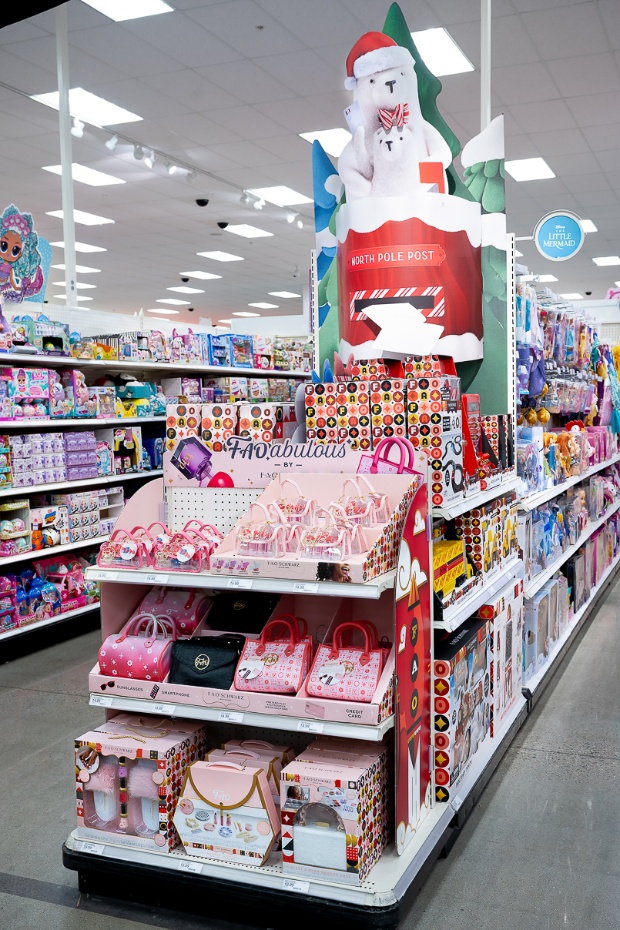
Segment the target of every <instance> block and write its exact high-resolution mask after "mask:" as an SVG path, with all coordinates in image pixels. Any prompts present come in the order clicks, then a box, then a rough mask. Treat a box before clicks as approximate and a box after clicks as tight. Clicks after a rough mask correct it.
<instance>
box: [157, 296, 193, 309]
mask: <svg viewBox="0 0 620 930" xmlns="http://www.w3.org/2000/svg"><path fill="white" fill-rule="evenodd" d="M155 303H158V304H173V305H174V306H179V307H183V306H185V307H189V305H190V301H189V300H177V299H176V297H169V298H167V299H164V298H163V297H159V298H158V299H157V300H156V301H155Z"/></svg>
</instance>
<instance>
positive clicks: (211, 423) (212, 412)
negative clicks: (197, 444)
mask: <svg viewBox="0 0 620 930" xmlns="http://www.w3.org/2000/svg"><path fill="white" fill-rule="evenodd" d="M236 428H237V407H236V405H235V404H203V405H202V441H203V442H204V444H205V446H207V448H208V449H212V450H213V452H222V451H223V450H224V448H225V447H226V440H227V439H228V438H229V437H230V436H234V435H235V431H236Z"/></svg>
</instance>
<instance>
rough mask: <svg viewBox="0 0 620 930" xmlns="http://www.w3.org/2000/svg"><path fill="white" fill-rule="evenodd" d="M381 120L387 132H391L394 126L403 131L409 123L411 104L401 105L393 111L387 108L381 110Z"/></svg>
mask: <svg viewBox="0 0 620 930" xmlns="http://www.w3.org/2000/svg"><path fill="white" fill-rule="evenodd" d="M379 119H380V120H381V125H382V126H383V128H384V129H385V131H386V132H389V131H390V129H391V128H392V126H396V128H397V129H402V128H403V126H404V125H405V124H406V123H408V122H409V104H408V103H399V104H398V105H397V106H395V107H394V109H393V110H389V109H387V107H380V108H379Z"/></svg>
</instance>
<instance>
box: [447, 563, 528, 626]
mask: <svg viewBox="0 0 620 930" xmlns="http://www.w3.org/2000/svg"><path fill="white" fill-rule="evenodd" d="M522 574H523V562H522V561H521V559H519V558H516V557H515V558H512V559H510V560H509V561H508V562H507V563H506V565H504V566H503V568H501V569H499V570H498V571H497V572H494V574H493V575H491V576H489V577H488V578H487V579H486V581H485V583H484V584H482V585H479V586H478V587H476V588H474V589H473V590H472V591H471V592H470V593H469V594H467V595H465V597H463V598H462V600H460V601H457V602H456V604H453V605H452V606H451V607H448V608H447V609H446V610H444V612H443V617H442V619H441V620H435V621H434V623H433V626H434V628H435V629H436V630H444V631H446V632H453V631H454V630H457V629H458V628H459V627H460V626H461V625H462V624H463V623H465V621H466V620H468V619H469V617H472V616H473V615H474V614H475V613H476V611H477V610H478V608H479V607H482V605H483V604H487V603H488V602H489V601H490V600H492V599H493V598H494V597H495V595H496V594H498V593H499V592H500V591H501V590H502V588H504V587H505V586H506V585H507V584H508V582H509V581H512V579H513V578H517V577H518V576H520V575H522Z"/></svg>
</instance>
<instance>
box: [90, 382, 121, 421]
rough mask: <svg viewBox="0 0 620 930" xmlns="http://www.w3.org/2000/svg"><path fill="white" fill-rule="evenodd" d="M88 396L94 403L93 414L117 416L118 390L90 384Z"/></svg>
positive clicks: (103, 417) (107, 417)
mask: <svg viewBox="0 0 620 930" xmlns="http://www.w3.org/2000/svg"><path fill="white" fill-rule="evenodd" d="M88 398H89V401H90V402H91V403H92V404H93V416H94V417H96V418H98V419H99V418H102V419H110V420H112V419H114V417H115V416H116V391H115V389H114V388H113V387H100V386H92V387H91V386H89V388H88Z"/></svg>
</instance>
